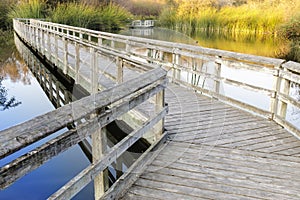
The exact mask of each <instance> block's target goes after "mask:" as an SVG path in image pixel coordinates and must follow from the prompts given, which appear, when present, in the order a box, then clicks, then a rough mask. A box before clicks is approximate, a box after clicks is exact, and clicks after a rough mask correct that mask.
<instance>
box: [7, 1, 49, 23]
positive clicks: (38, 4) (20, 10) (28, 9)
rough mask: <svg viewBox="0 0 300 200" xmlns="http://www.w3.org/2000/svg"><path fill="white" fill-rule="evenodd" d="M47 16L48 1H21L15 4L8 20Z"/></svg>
mask: <svg viewBox="0 0 300 200" xmlns="http://www.w3.org/2000/svg"><path fill="white" fill-rule="evenodd" d="M46 15H47V4H46V0H27V1H24V0H23V1H20V2H19V3H17V4H15V5H14V6H13V7H12V8H11V10H10V12H9V13H8V18H9V19H10V20H11V19H13V18H39V19H41V18H45V17H46Z"/></svg>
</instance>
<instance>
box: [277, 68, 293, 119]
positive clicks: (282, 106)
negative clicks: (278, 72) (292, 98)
mask: <svg viewBox="0 0 300 200" xmlns="http://www.w3.org/2000/svg"><path fill="white" fill-rule="evenodd" d="M283 71H287V69H286V68H283ZM289 92H290V81H289V80H287V79H285V78H280V93H282V94H286V95H289ZM277 98H278V97H277ZM286 109H287V103H285V102H283V101H279V103H278V115H279V116H280V117H281V118H282V119H285V117H286Z"/></svg>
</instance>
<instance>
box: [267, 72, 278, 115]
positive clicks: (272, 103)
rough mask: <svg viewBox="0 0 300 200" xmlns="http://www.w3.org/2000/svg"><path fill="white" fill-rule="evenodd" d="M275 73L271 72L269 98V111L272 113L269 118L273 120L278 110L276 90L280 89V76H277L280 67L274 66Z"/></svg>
mask: <svg viewBox="0 0 300 200" xmlns="http://www.w3.org/2000/svg"><path fill="white" fill-rule="evenodd" d="M275 69H276V71H275V74H273V91H274V92H273V94H272V96H271V100H270V109H269V110H270V112H271V114H272V116H271V119H272V120H274V118H275V116H276V115H277V111H278V101H279V99H278V95H277V94H278V92H279V91H280V78H279V71H280V68H279V67H277V68H275Z"/></svg>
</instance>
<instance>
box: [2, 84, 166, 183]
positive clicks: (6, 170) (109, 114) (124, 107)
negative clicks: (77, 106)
mask: <svg viewBox="0 0 300 200" xmlns="http://www.w3.org/2000/svg"><path fill="white" fill-rule="evenodd" d="M165 84H166V83H164V85H154V86H153V88H150V89H146V90H142V91H140V92H139V93H138V94H137V95H134V96H131V97H130V98H128V99H127V100H126V101H123V102H122V103H121V104H120V105H115V106H112V107H110V108H109V109H108V110H106V111H105V112H104V113H100V115H99V117H95V118H92V119H90V120H87V122H85V123H83V124H80V125H79V126H78V127H77V128H76V129H72V130H69V131H67V132H66V133H63V134H62V135H60V136H58V137H57V138H54V139H53V140H51V141H49V142H47V143H46V144H44V145H42V146H41V147H38V148H36V149H34V150H32V151H31V152H29V153H27V154H25V155H24V156H21V157H20V158H17V159H16V160H15V161H13V162H12V163H9V164H8V165H6V166H4V167H2V168H1V169H0V177H1V179H0V180H1V181H0V188H4V187H7V186H9V185H10V184H11V183H13V182H14V181H15V180H17V179H18V178H20V177H22V176H23V175H25V174H27V173H28V172H30V171H32V170H34V169H36V168H38V167H39V166H41V165H42V164H44V163H45V162H46V161H48V160H49V159H51V158H52V157H54V156H56V155H58V154H60V153H61V152H63V151H66V150H67V149H69V148H70V147H72V146H73V145H75V144H77V143H78V142H80V141H81V140H83V139H85V138H86V137H88V136H90V135H91V134H92V133H94V132H96V131H97V130H98V129H99V128H101V127H99V124H101V126H103V127H104V126H106V125H107V124H109V123H110V122H112V121H114V120H115V119H117V118H118V117H119V116H121V115H123V114H124V113H127V112H128V111H129V110H131V109H133V108H135V107H136V106H137V105H139V104H141V103H142V102H144V101H146V100H147V99H149V98H150V97H152V96H153V95H155V94H156V93H157V92H159V91H161V90H163V89H164V88H165V87H166V85H165Z"/></svg>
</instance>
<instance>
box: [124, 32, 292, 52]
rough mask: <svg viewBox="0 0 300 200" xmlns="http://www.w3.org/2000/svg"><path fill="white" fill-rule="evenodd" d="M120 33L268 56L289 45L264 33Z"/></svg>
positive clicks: (281, 50)
mask: <svg viewBox="0 0 300 200" xmlns="http://www.w3.org/2000/svg"><path fill="white" fill-rule="evenodd" d="M120 34H122V35H129V36H138V37H143V38H149V39H155V40H163V41H169V42H178V43H185V44H192V45H199V46H202V47H208V48H214V49H221V50H227V51H234V52H240V53H247V54H253V55H259V56H268V57H278V56H281V55H282V52H283V51H284V49H286V48H287V47H288V45H289V42H288V41H285V40H284V39H282V38H280V37H274V36H271V35H263V34H262V35H249V34H234V33H226V32H225V33H224V32H211V31H201V30H199V31H195V32H193V33H186V34H184V33H180V32H177V31H174V30H170V29H165V28H153V29H129V30H123V31H121V32H120Z"/></svg>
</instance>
